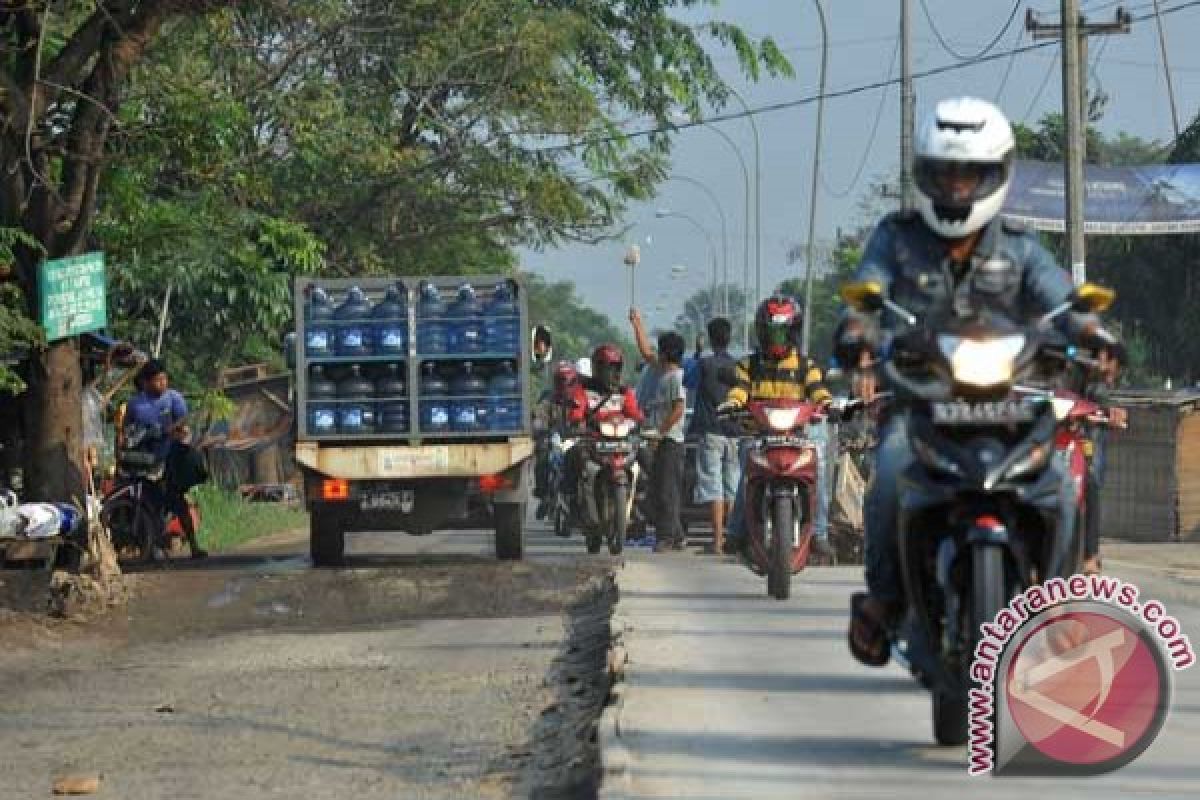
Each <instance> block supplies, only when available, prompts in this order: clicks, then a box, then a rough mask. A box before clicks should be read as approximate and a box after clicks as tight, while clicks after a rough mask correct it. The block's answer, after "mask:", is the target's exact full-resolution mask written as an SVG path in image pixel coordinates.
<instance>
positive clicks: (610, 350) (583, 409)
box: [567, 344, 645, 424]
mask: <svg viewBox="0 0 1200 800" xmlns="http://www.w3.org/2000/svg"><path fill="white" fill-rule="evenodd" d="M624 367H625V359H624V356H622V355H621V351H620V350H619V349H618V348H617V347H616V346H614V345H611V344H602V345H600V346H599V347H597V348H596V349H595V350H594V351H593V352H592V374H591V375H590V376H589V377H586V378H584V379H583V381H582V383H581V384H576V386H575V387H574V394H573V398H572V399H573V401H574V402H573V405H572V408H571V410H570V411H569V412H568V415H567V419H568V420H569V421H570V422H571V423H573V424H580V423H582V422H584V420H585V419H586V418H587V417H588V416H589V415H590V416H606V415H608V414H612V413H620V414H622V415H624V416H626V417H629V418H630V419H632V420H636V421H637V422H639V423H640V422H642V421H643V420H644V419H645V418H644V416H643V415H642V410H641V409H640V408H638V403H637V396H636V395H635V394H634V392H633V389H632V388H630V387H628V386H623V385H622V384H621V372H622V370H623V369H624Z"/></svg>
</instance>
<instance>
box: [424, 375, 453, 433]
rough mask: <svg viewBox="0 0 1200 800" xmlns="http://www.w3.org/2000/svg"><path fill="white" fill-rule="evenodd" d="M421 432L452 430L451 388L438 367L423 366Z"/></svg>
mask: <svg viewBox="0 0 1200 800" xmlns="http://www.w3.org/2000/svg"><path fill="white" fill-rule="evenodd" d="M420 391H421V397H420V402H419V406H420V410H421V431H422V432H423V433H445V432H446V431H448V430H450V397H449V394H450V386H449V385H448V384H447V383H446V381H445V380H443V379H442V376H441V375H439V374H438V371H437V365H436V364H434V363H433V362H432V361H427V362H426V363H424V364H422V365H421V390H420Z"/></svg>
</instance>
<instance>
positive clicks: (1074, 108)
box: [1025, 0, 1133, 285]
mask: <svg viewBox="0 0 1200 800" xmlns="http://www.w3.org/2000/svg"><path fill="white" fill-rule="evenodd" d="M1132 23H1133V18H1132V17H1131V16H1130V15H1129V12H1127V11H1126V10H1125V9H1124V8H1118V9H1117V13H1116V20H1115V21H1114V22H1110V23H1103V24H1096V25H1093V24H1089V23H1088V22H1087V20H1086V19H1084V18H1083V17H1082V16H1081V15H1080V13H1079V0H1062V15H1061V18H1060V20H1059V24H1057V25H1048V24H1044V23H1042V22H1040V21H1039V20H1038V15H1037V12H1035V11H1034V10H1033V9H1029V11H1028V12H1027V13H1026V15H1025V28H1026V30H1028V31H1029V32H1030V33H1031V34H1033V38H1034V39H1052V38H1053V39H1059V38H1061V39H1062V65H1063V118H1064V120H1065V122H1066V128H1067V130H1066V137H1067V141H1066V151H1065V152H1064V153H1063V161H1064V172H1065V177H1066V187H1067V208H1066V211H1067V214H1066V229H1067V230H1066V233H1067V257H1068V260H1069V261H1070V262H1071V279H1072V280H1073V281H1074V282H1075V284H1076V285H1079V284H1081V283H1083V282H1084V281H1086V280H1087V266H1086V263H1087V249H1086V242H1085V240H1084V218H1083V201H1084V177H1083V162H1084V157H1085V155H1086V151H1087V120H1086V119H1085V118H1084V106H1085V105H1086V104H1087V69H1088V64H1087V56H1086V55H1085V53H1086V52H1087V51H1086V42H1085V40H1086V38H1087V37H1088V36H1094V35H1100V34H1110V33H1129V30H1130V28H1131V26H1132Z"/></svg>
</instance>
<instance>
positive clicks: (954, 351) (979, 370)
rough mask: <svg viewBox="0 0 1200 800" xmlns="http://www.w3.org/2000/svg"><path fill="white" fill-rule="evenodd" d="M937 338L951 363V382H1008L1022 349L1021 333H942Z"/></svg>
mask: <svg viewBox="0 0 1200 800" xmlns="http://www.w3.org/2000/svg"><path fill="white" fill-rule="evenodd" d="M937 341H938V349H940V350H941V351H942V355H944V356H945V357H946V359H947V360H948V361H949V362H950V371H951V374H952V375H953V376H954V381H955V382H956V383H961V384H965V385H967V386H978V387H980V388H987V387H989V386H999V385H1001V384H1004V383H1008V382H1009V381H1011V380H1012V379H1013V372H1014V371H1015V368H1016V360H1017V356H1018V355H1020V353H1021V351H1022V350H1024V349H1025V337H1024V336H1022V335H1020V334H1014V335H1012V336H1000V337H997V338H995V339H984V340H979V339H963V338H961V337H959V336H950V335H949V334H942V335H940V336H938V338H937Z"/></svg>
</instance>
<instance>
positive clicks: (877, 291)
mask: <svg viewBox="0 0 1200 800" xmlns="http://www.w3.org/2000/svg"><path fill="white" fill-rule="evenodd" d="M840 294H841V296H842V299H843V300H845V301H846V305H848V306H850V307H851V308H853V309H854V310H855V311H863V312H868V311H882V310H883V287H882V286H881V285H880V284H879V283H878V282H876V281H855V282H853V283H847V284H843V285H842V288H841V290H840Z"/></svg>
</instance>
